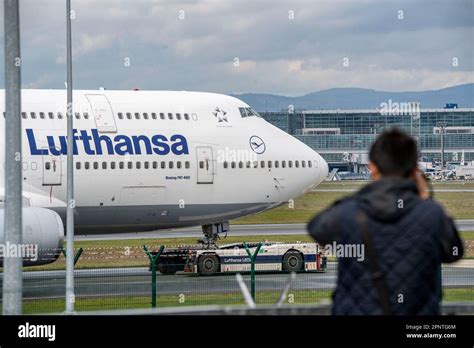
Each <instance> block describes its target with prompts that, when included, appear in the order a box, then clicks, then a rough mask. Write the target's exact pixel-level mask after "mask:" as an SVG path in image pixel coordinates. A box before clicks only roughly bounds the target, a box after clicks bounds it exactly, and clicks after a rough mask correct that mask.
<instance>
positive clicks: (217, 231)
mask: <svg viewBox="0 0 474 348" xmlns="http://www.w3.org/2000/svg"><path fill="white" fill-rule="evenodd" d="M228 231H229V221H225V222H220V223H215V224H212V225H203V226H202V233H203V234H204V237H203V238H201V239H199V240H198V243H199V244H202V245H203V246H204V248H206V249H217V248H218V247H217V244H216V242H217V241H218V240H219V239H221V236H220V235H221V234H225V235H224V238H225V237H227V232H228Z"/></svg>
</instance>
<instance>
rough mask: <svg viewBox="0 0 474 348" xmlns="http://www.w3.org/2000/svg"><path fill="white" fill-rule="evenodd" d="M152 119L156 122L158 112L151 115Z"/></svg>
mask: <svg viewBox="0 0 474 348" xmlns="http://www.w3.org/2000/svg"><path fill="white" fill-rule="evenodd" d="M151 118H152V119H154V120H156V112H152V113H151Z"/></svg>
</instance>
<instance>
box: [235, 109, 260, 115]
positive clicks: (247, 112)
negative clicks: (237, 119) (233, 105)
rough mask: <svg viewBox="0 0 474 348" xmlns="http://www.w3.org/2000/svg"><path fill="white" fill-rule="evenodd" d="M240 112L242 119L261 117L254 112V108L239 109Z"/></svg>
mask: <svg viewBox="0 0 474 348" xmlns="http://www.w3.org/2000/svg"><path fill="white" fill-rule="evenodd" d="M239 111H240V116H242V117H251V116H256V117H260V115H259V114H258V113H257V112H256V111H254V110H252V108H239Z"/></svg>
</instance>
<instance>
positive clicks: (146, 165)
mask: <svg viewBox="0 0 474 348" xmlns="http://www.w3.org/2000/svg"><path fill="white" fill-rule="evenodd" d="M143 165H144V167H145V169H148V168H150V163H149V162H148V161H145V162H143Z"/></svg>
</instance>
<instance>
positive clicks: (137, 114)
mask: <svg viewBox="0 0 474 348" xmlns="http://www.w3.org/2000/svg"><path fill="white" fill-rule="evenodd" d="M135 119H137V120H139V119H140V114H139V113H138V112H135Z"/></svg>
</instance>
